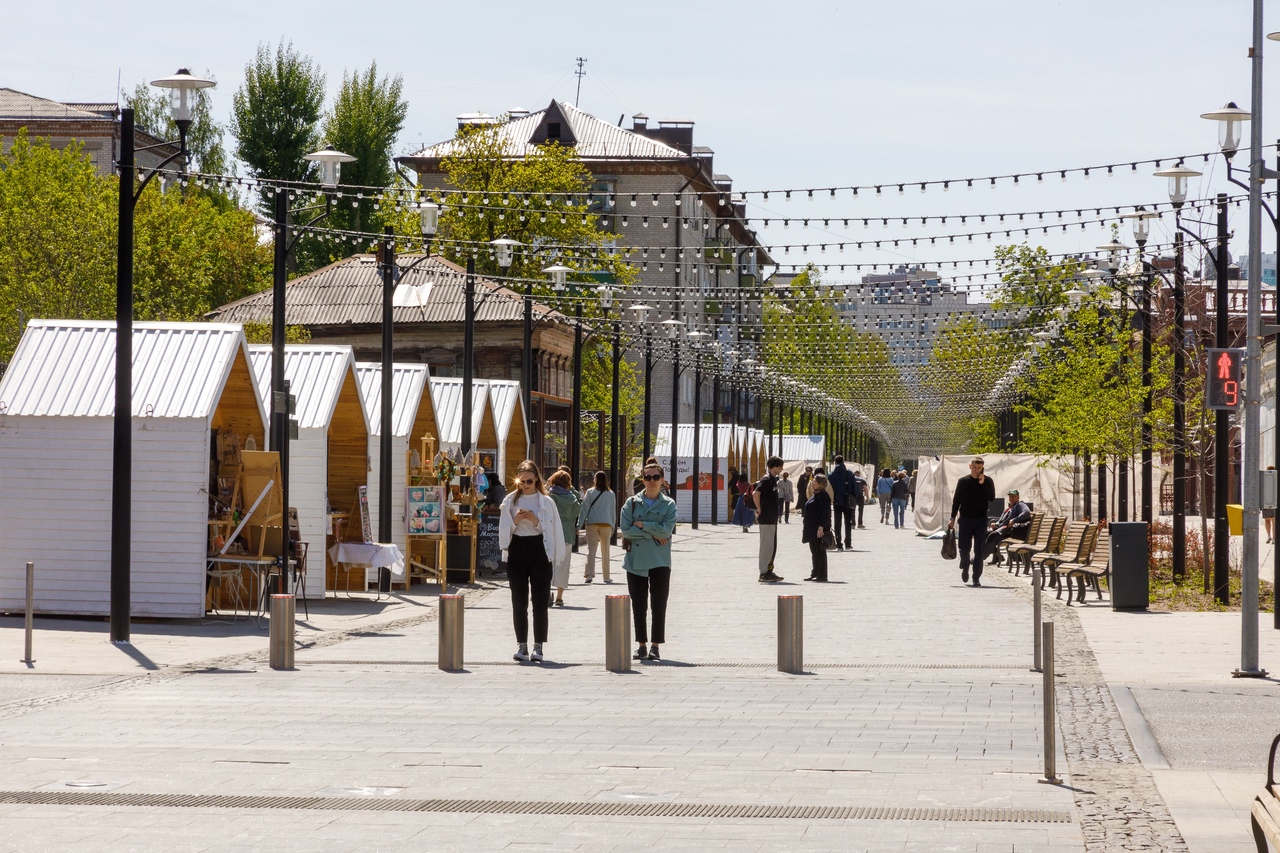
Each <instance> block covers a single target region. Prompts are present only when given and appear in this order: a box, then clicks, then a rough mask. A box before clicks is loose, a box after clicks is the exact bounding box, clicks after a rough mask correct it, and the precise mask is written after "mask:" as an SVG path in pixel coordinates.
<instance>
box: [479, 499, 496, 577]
mask: <svg viewBox="0 0 1280 853" xmlns="http://www.w3.org/2000/svg"><path fill="white" fill-rule="evenodd" d="M499 518H500V515H499V514H497V513H481V515H480V529H479V534H478V536H477V537H476V570H477V571H487V572H497V571H501V570H502V569H503V565H502V549H501V548H499V547H498V519H499Z"/></svg>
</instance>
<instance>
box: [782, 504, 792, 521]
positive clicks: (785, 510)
mask: <svg viewBox="0 0 1280 853" xmlns="http://www.w3.org/2000/svg"><path fill="white" fill-rule="evenodd" d="M782 523H783V524H790V523H791V501H783V502H782Z"/></svg>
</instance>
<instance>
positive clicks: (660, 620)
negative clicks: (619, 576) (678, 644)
mask: <svg viewBox="0 0 1280 853" xmlns="http://www.w3.org/2000/svg"><path fill="white" fill-rule="evenodd" d="M627 592H628V593H630V594H631V621H632V622H634V623H635V628H636V642H637V643H647V642H649V632H648V630H647V628H646V625H645V621H646V620H645V611H646V610H652V611H653V642H655V643H665V642H666V641H667V596H668V595H670V594H671V568H670V567H665V568H660V569H650V570H649V576H648V577H645V576H644V575H633V574H632V573H631V572H627Z"/></svg>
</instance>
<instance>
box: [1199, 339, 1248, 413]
mask: <svg viewBox="0 0 1280 853" xmlns="http://www.w3.org/2000/svg"><path fill="white" fill-rule="evenodd" d="M1208 354H1209V364H1208V373H1207V377H1208V382H1207V383H1206V385H1205V394H1206V397H1207V399H1206V404H1207V405H1208V407H1209V408H1210V409H1216V410H1219V411H1228V412H1234V411H1235V410H1236V409H1238V408H1240V405H1241V404H1242V403H1243V402H1244V392H1243V391H1242V390H1241V389H1240V360H1241V358H1242V357H1243V355H1244V353H1243V351H1242V350H1238V349H1211V350H1208Z"/></svg>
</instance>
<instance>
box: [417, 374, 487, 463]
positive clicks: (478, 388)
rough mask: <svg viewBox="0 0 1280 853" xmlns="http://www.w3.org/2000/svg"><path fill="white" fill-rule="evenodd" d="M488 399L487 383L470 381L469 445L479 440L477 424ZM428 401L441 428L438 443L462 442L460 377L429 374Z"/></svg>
mask: <svg viewBox="0 0 1280 853" xmlns="http://www.w3.org/2000/svg"><path fill="white" fill-rule="evenodd" d="M488 400H489V383H488V382H487V381H485V380H484V379H473V380H472V381H471V446H472V447H475V446H476V444H477V443H478V442H479V441H480V424H482V423H483V422H484V407H485V404H486V403H487V402H488ZM431 403H432V405H434V406H435V410H436V426H437V427H439V428H440V444H441V445H445V444H458V445H460V444H462V380H461V379H459V378H457V377H453V376H432V377H431Z"/></svg>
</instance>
